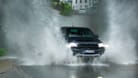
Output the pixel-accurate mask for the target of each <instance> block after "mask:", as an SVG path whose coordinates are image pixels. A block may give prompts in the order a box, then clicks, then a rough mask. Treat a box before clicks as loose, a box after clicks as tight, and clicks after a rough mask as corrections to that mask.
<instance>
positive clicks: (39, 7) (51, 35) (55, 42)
mask: <svg viewBox="0 0 138 78" xmlns="http://www.w3.org/2000/svg"><path fill="white" fill-rule="evenodd" d="M4 12H5V16H4V22H3V23H4V27H3V29H4V31H5V35H6V40H7V41H6V42H7V46H8V49H9V52H10V53H11V54H13V55H14V54H16V57H17V58H18V59H19V63H20V64H23V65H46V64H61V63H63V64H64V63H66V62H69V61H72V60H73V59H72V54H71V52H70V50H69V49H67V48H66V47H65V45H66V43H65V42H64V40H63V39H62V36H61V34H60V32H59V28H60V26H59V24H58V13H57V11H55V10H53V9H51V8H50V7H49V3H48V1H47V0H12V1H7V2H6V3H5V7H4Z"/></svg>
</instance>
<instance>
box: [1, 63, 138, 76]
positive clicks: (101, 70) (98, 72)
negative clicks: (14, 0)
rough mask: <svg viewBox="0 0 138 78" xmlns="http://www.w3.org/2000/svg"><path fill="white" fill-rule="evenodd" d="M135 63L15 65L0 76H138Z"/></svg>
mask: <svg viewBox="0 0 138 78" xmlns="http://www.w3.org/2000/svg"><path fill="white" fill-rule="evenodd" d="M137 73H138V66H137V65H103V66H102V65H100V66H99V65H93V66H92V65H85V66H81V65H80V66H79V65H77V66H68V65H57V66H56V65H55V66H16V67H15V68H13V69H12V70H10V71H8V72H6V73H3V74H0V78H138V75H137Z"/></svg>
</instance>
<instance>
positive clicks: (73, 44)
mask: <svg viewBox="0 0 138 78" xmlns="http://www.w3.org/2000/svg"><path fill="white" fill-rule="evenodd" d="M77 46H78V43H75V42H71V43H69V44H67V47H68V48H71V47H77Z"/></svg>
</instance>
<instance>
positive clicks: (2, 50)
mask: <svg viewBox="0 0 138 78" xmlns="http://www.w3.org/2000/svg"><path fill="white" fill-rule="evenodd" d="M5 54H6V50H5V49H4V48H0V56H4V55H5Z"/></svg>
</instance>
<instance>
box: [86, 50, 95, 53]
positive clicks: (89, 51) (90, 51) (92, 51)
mask: <svg viewBox="0 0 138 78" xmlns="http://www.w3.org/2000/svg"><path fill="white" fill-rule="evenodd" d="M85 52H86V53H94V52H95V51H94V50H85Z"/></svg>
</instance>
